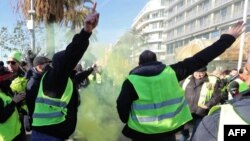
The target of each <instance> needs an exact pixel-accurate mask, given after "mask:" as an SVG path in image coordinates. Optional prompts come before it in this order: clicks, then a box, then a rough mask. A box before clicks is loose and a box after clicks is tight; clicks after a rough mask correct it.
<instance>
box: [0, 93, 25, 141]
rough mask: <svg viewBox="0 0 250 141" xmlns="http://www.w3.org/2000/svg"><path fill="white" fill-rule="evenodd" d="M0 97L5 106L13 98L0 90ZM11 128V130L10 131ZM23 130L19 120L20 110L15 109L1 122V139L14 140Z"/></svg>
mask: <svg viewBox="0 0 250 141" xmlns="http://www.w3.org/2000/svg"><path fill="white" fill-rule="evenodd" d="M0 99H2V100H3V102H4V107H5V106H6V105H8V104H10V103H11V102H12V99H11V98H10V97H9V96H7V95H5V94H4V93H3V92H1V91H0ZM10 130H11V131H10ZM20 132H21V122H20V120H19V115H18V111H17V109H16V108H15V111H14V112H13V113H12V115H11V116H10V117H9V118H8V119H7V120H6V121H5V122H4V123H0V140H1V141H2V140H3V141H12V140H13V139H14V138H15V137H16V136H17V135H19V134H20Z"/></svg>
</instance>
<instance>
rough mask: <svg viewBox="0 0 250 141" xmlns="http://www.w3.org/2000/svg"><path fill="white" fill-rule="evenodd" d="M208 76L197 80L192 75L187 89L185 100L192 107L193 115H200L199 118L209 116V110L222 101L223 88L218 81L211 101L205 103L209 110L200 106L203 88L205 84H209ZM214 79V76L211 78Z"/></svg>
mask: <svg viewBox="0 0 250 141" xmlns="http://www.w3.org/2000/svg"><path fill="white" fill-rule="evenodd" d="M208 77H209V76H208V75H206V76H205V77H204V78H202V79H200V80H196V79H195V78H194V76H193V75H192V76H191V77H190V78H189V79H190V82H189V83H188V84H187V86H186V89H185V98H186V101H187V102H188V105H189V107H190V110H191V113H192V114H195V115H198V116H199V117H204V116H206V115H207V114H208V111H209V109H210V108H211V107H212V106H214V105H216V104H218V103H219V102H220V99H221V88H220V83H219V81H216V84H215V85H214V92H213V94H212V97H211V99H210V100H209V101H208V102H206V103H205V105H206V106H207V107H208V109H203V108H201V107H199V106H198V101H199V98H200V93H201V88H202V86H203V84H204V83H205V82H209V79H208ZM211 77H214V76H211Z"/></svg>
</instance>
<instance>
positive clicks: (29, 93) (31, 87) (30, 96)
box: [25, 67, 43, 117]
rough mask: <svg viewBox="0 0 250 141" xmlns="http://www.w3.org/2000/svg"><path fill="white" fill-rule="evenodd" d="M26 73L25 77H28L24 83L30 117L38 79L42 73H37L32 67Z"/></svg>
mask: <svg viewBox="0 0 250 141" xmlns="http://www.w3.org/2000/svg"><path fill="white" fill-rule="evenodd" d="M27 72H28V73H26V74H27V75H26V78H27V79H28V82H27V85H26V98H25V99H26V104H27V107H28V111H29V116H30V117H32V114H33V112H34V108H35V101H36V97H37V94H38V89H39V85H40V80H41V78H42V75H43V74H40V73H38V72H37V71H36V70H35V68H34V67H32V68H31V69H29V70H28V71H27Z"/></svg>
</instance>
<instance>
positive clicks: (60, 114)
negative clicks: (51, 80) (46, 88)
mask: <svg viewBox="0 0 250 141" xmlns="http://www.w3.org/2000/svg"><path fill="white" fill-rule="evenodd" d="M45 75H46V74H44V75H43V77H42V79H41V82H40V87H39V91H38V96H37V98H36V103H35V110H34V114H33V116H32V117H33V122H32V125H33V126H44V125H53V124H58V123H61V122H63V121H64V120H65V116H66V115H67V105H68V103H69V101H70V99H71V97H72V93H73V82H72V80H71V79H70V78H68V82H67V85H66V89H65V91H64V93H63V95H62V97H61V98H60V99H59V98H51V97H49V96H46V95H45V94H44V93H43V78H44V76H45Z"/></svg>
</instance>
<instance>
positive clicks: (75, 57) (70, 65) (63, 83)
mask: <svg viewBox="0 0 250 141" xmlns="http://www.w3.org/2000/svg"><path fill="white" fill-rule="evenodd" d="M95 8H96V4H94V7H93V9H92V13H90V14H89V15H88V16H87V18H86V21H85V26H84V28H83V29H82V30H81V32H80V33H79V34H76V35H75V36H74V37H73V40H72V42H71V43H70V44H69V45H68V46H67V47H66V49H65V50H63V51H60V52H57V53H56V54H55V55H54V56H53V58H52V66H53V67H52V68H50V69H49V70H47V71H46V72H45V73H44V75H43V77H42V79H41V82H40V86H39V90H38V95H37V98H36V103H35V109H34V113H33V116H32V118H33V122H32V129H33V130H32V140H36V141H40V140H41V141H43V140H58V141H61V140H65V139H68V138H69V136H70V135H71V134H72V133H73V132H74V130H75V127H76V122H77V108H78V103H79V102H78V90H77V88H76V85H75V84H74V82H73V79H74V76H72V72H73V69H74V68H75V66H76V65H77V63H78V62H79V60H80V59H81V58H82V56H83V54H84V52H85V51H86V50H87V47H88V45H89V37H90V35H91V33H92V30H93V29H94V28H95V27H96V25H97V23H98V19H99V14H98V13H96V11H95Z"/></svg>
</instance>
